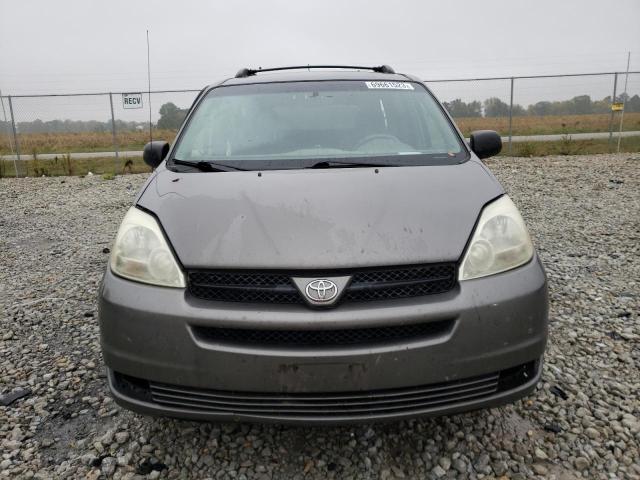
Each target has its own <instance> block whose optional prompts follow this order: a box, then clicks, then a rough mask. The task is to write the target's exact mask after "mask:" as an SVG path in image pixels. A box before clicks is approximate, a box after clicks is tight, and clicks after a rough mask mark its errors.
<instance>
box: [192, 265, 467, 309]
mask: <svg viewBox="0 0 640 480" xmlns="http://www.w3.org/2000/svg"><path fill="white" fill-rule="evenodd" d="M327 276H352V279H351V283H350V284H349V285H348V286H347V289H346V291H345V292H344V295H343V297H342V298H341V300H340V302H367V301H375V300H389V299H396V298H409V297H418V296H423V295H433V294H437V293H444V292H448V291H449V290H451V289H453V288H454V286H455V284H456V265H455V263H438V264H428V265H416V266H401V267H390V268H378V269H362V270H334V271H331V272H309V271H290V272H272V271H258V272H251V271H241V270H238V271H233V270H231V271H215V270H214V271H210V270H191V271H189V272H188V279H189V281H188V284H189V291H190V293H191V294H192V295H193V296H195V297H197V298H202V299H205V300H215V301H222V302H243V303H276V304H291V303H298V304H302V303H305V302H304V299H303V298H302V296H301V294H300V293H299V291H298V289H297V288H296V287H295V286H294V284H293V282H292V281H291V277H309V278H323V277H327Z"/></svg>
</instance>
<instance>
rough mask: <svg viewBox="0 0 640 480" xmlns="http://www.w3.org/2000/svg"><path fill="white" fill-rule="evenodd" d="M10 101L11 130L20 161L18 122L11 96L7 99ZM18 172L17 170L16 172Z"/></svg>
mask: <svg viewBox="0 0 640 480" xmlns="http://www.w3.org/2000/svg"><path fill="white" fill-rule="evenodd" d="M7 98H8V99H9V115H11V128H12V130H13V143H14V144H15V146H16V155H17V157H18V160H20V143H19V142H18V132H17V130H16V120H15V117H14V116H13V102H12V101H11V95H9V96H8V97H7ZM16 171H17V170H16Z"/></svg>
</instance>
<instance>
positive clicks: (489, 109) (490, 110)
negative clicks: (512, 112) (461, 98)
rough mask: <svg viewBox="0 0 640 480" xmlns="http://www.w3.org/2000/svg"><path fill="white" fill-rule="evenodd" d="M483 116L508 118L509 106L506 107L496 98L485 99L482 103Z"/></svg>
mask: <svg viewBox="0 0 640 480" xmlns="http://www.w3.org/2000/svg"><path fill="white" fill-rule="evenodd" d="M484 116H485V117H508V116H509V105H507V104H506V103H504V102H503V101H502V100H500V99H499V98H497V97H491V98H487V99H486V100H485V101H484Z"/></svg>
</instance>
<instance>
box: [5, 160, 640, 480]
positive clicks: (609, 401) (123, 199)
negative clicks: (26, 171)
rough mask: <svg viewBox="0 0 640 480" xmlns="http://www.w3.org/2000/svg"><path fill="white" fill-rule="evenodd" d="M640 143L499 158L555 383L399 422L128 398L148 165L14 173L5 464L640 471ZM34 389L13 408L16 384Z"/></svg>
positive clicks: (474, 472) (54, 469)
mask: <svg viewBox="0 0 640 480" xmlns="http://www.w3.org/2000/svg"><path fill="white" fill-rule="evenodd" d="M639 162H640V155H638V154H631V155H630V154H625V155H619V156H615V155H604V156H589V157H587V156H582V157H554V158H534V159H497V160H493V161H491V162H489V163H490V165H491V167H492V168H493V169H494V171H495V172H496V174H497V175H498V177H499V178H500V180H501V181H502V182H503V184H504V185H505V187H506V188H507V190H508V191H509V192H510V194H511V196H512V198H513V199H514V200H515V202H516V203H517V204H518V205H519V206H520V208H521V209H522V212H523V215H524V216H525V218H526V220H527V221H528V224H529V227H530V229H531V232H532V235H533V237H534V240H535V242H536V245H537V247H538V251H539V252H540V255H541V257H542V259H543V261H544V263H545V264H546V267H547V272H548V275H549V281H550V292H551V327H550V328H551V335H550V341H549V346H548V350H547V354H546V365H545V368H544V374H543V381H542V382H541V383H540V385H539V387H538V389H537V391H536V392H535V393H534V394H532V395H531V396H530V397H528V398H526V399H524V400H522V401H519V402H517V403H516V404H514V405H510V406H506V407H502V408H497V409H492V410H488V411H481V412H474V413H469V414H464V415H455V416H451V417H443V418H437V419H422V420H412V421H407V422H401V423H393V424H383V425H360V426H354V427H339V428H338V427H331V428H302V427H287V426H272V425H249V424H207V423H192V422H183V421H177V420H168V419H154V418H149V417H143V416H139V415H136V414H133V413H129V412H127V411H124V410H122V409H120V408H119V407H117V406H116V405H115V404H114V403H113V402H112V400H111V399H110V397H109V395H108V393H107V388H106V385H105V376H104V373H103V367H102V359H101V354H100V347H99V341H98V326H97V320H96V290H97V288H98V283H99V281H100V277H101V275H102V272H103V270H104V268H105V264H106V262H107V258H108V251H107V250H106V249H107V248H108V247H109V246H110V242H111V241H112V239H113V237H114V235H115V232H116V229H117V227H118V224H119V222H120V220H121V218H122V216H123V214H124V212H125V210H126V209H127V208H128V207H129V205H130V204H131V202H132V200H133V196H134V195H135V192H136V191H137V189H138V188H139V186H140V185H141V184H142V182H143V181H144V179H145V175H131V176H126V177H118V178H116V179H115V180H111V181H107V180H102V179H101V178H99V177H97V176H93V177H85V178H69V177H67V178H63V177H58V178H29V179H18V180H7V179H4V180H0V206H1V208H0V307H2V308H0V479H2V478H11V479H13V478H30V477H35V478H92V479H95V478H236V479H243V478H278V479H279V478H340V479H343V478H381V479H391V478H501V479H507V478H511V479H523V478H535V477H538V478H557V479H565V480H566V479H573V478H603V479H604V478H640V452H639V447H640V400H639V398H638V396H639V393H638V392H640V373H639V372H640V368H639V366H640V348H639V345H640V342H639V340H640V322H639V318H638V313H639V312H638V311H639V306H640V301H639V300H640V288H639V284H638V282H639V281H640V280H639V279H640V262H639V261H638V259H639V257H640V250H639V246H638V245H639V240H640V190H639V188H640V169H639V168H638V167H639V166H640V163H639ZM11 392H14V393H16V394H20V393H22V394H24V395H26V396H24V397H23V398H20V399H16V400H15V401H13V402H12V403H11V404H10V405H8V406H2V400H3V399H4V400H5V401H8V400H9V399H8V398H7V397H6V395H7V394H9V393H11Z"/></svg>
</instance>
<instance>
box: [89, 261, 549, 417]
mask: <svg viewBox="0 0 640 480" xmlns="http://www.w3.org/2000/svg"><path fill="white" fill-rule="evenodd" d="M99 305H100V310H99V312H100V315H99V317H100V327H101V341H102V347H103V352H104V359H105V362H106V364H107V367H108V372H109V385H110V388H111V390H112V393H113V395H114V398H115V399H116V401H118V403H120V404H121V405H123V406H125V407H127V408H130V409H132V410H136V411H140V412H144V413H149V414H157V415H167V416H175V417H183V418H192V419H208V420H229V419H234V420H251V421H256V420H265V421H289V422H303V423H316V422H332V423H335V422H342V421H360V420H366V421H370V420H377V419H395V418H403V417H406V416H413V415H437V414H445V413H452V412H458V411H462V410H469V409H475V408H481V407H485V406H493V405H497V404H500V403H504V402H509V401H513V400H514V399H516V398H519V397H521V396H523V395H526V394H527V393H528V392H530V391H531V390H532V389H533V388H534V387H535V384H536V382H537V381H538V379H539V376H540V365H541V362H540V359H541V357H542V355H543V352H544V348H545V343H546V338H547V285H546V278H545V274H544V271H543V268H542V266H541V264H540V262H539V260H538V259H537V258H534V259H533V260H532V261H531V262H530V263H528V264H527V265H524V266H522V267H520V268H517V269H514V270H512V271H509V272H505V273H503V274H499V275H493V276H491V277H486V278H482V279H476V280H470V281H465V282H460V285H459V286H458V287H457V288H456V289H455V290H454V291H451V292H448V293H446V294H442V295H433V296H427V297H422V298H412V299H404V300H393V301H379V302H368V303H360V304H350V305H346V304H345V305H343V306H339V307H337V308H335V309H331V310H311V309H308V308H306V307H305V306H302V305H286V306H269V307H268V309H266V308H265V306H264V305H257V306H248V305H243V304H231V303H219V302H208V301H203V300H198V299H195V298H192V297H190V296H189V294H188V293H187V292H186V291H184V290H179V289H167V288H161V287H153V286H148V285H143V284H138V283H134V282H130V281H127V280H124V279H121V278H119V277H116V276H114V275H113V274H112V273H111V272H110V271H107V272H106V274H105V277H104V280H103V284H102V287H101V289H100V301H99ZM441 321H450V325H451V328H449V329H446V331H438V333H437V334H435V335H431V336H427V337H421V338H417V339H411V340H402V341H397V342H390V343H384V342H382V343H376V344H371V345H366V344H365V345H355V346H349V347H339V348H338V347H331V348H321V347H309V348H296V347H295V346H292V347H273V346H260V345H257V346H256V345H239V344H225V343H219V342H212V341H207V340H205V339H203V338H201V337H198V336H197V335H196V334H195V333H194V327H196V326H198V327H207V326H211V327H234V328H252V329H289V330H291V329H308V330H314V329H333V330H335V329H336V328H361V327H362V328H364V327H373V326H393V325H403V324H409V323H424V322H441ZM523 366H527V367H526V368H528V369H529V370H527V372H526V374H522V371H524V370H522V368H524V367H523ZM518 368H519V369H520V370H519V372H520V373H519V375H520V376H521V378H520V379H519V380H518V381H517V382H512V383H508V382H507V383H505V382H504V381H502V384H501V386H500V388H498V387H496V390H494V391H492V390H490V389H489V388H488V385H489V384H488V383H487V384H486V385H487V389H486V391H485V392H484V394H483V395H477V396H475V397H472V398H466V397H464V396H462V397H455V396H454V397H451V399H450V400H451V401H442V402H440V403H438V402H437V401H436V404H433V399H434V398H435V399H439V398H441V397H442V398H443V397H444V393H438V392H440V391H441V392H452V391H453V390H452V389H457V390H460V391H463V390H464V392H468V391H469V390H468V388H467V387H465V388H464V389H462V387H461V386H463V387H464V385H466V383H469V385H474V386H473V387H469V388H475V389H479V388H480V387H479V386H478V385H482V386H484V385H485V384H484V383H482V384H481V383H478V382H489V379H490V378H493V376H495V375H498V378H502V377H500V375H501V373H500V372H507V371H509V372H511V371H515V370H517V369H518ZM502 375H503V376H504V375H505V374H502ZM523 375H524V376H523ZM117 376H120V377H122V378H130V379H133V380H132V381H133V384H134V386H135V388H133V389H130V388H125V387H123V385H124V384H123V383H122V382H118V381H116V377H117ZM505 378H506V377H505ZM465 382H466V383H465ZM158 385H159V386H160V387H157V386H158ZM154 388H160V389H162V388H164V389H165V390H164V392H165V394H166V395H164V397H163V398H164V399H166V398H169V399H175V401H174V402H173V403H171V402H169V403H167V402H164V403H162V402H159V401H156V400H157V397H154V393H153V391H154ZM483 388H484V387H483ZM145 389H146V391H145ZM167 389H168V390H167ZM457 390H456V391H457ZM167 391H169V393H167ZM367 392H373V394H375V395H378V393H377V392H381V393H380V394H381V395H383V396H384V402H388V401H389V398H390V397H393V398H396V397H397V398H403V399H404V398H411V399H414V398H417V397H416V395H422V396H425V395H426V396H425V397H424V398H427V397H428V399H429V402H431V403H428V402H427V403H424V402H423V403H421V404H419V405H418V404H417V403H416V402H413V403H411V404H404V405H405V407H406V408H395V406H396V404H395V403H394V404H392V407H393V408H389V409H387V410H384V409H381V408H382V407H381V406H380V405H378V406H377V407H376V409H372V410H370V411H368V410H366V409H364V410H363V411H362V412H360V411H356V410H358V408H355V410H354V412H353V413H349V412H345V410H344V409H341V408H338V405H341V404H342V403H343V402H342V400H341V399H343V398H346V397H345V395H346V396H347V397H348V398H349V399H350V400H349V401H350V402H351V401H352V400H353V399H356V400H357V398H356V397H358V395H359V394H361V393H365V394H367ZM395 392H399V393H398V394H397V395H396V393H395ZM415 392H418V393H415ZM263 394H264V395H266V396H265V397H264V398H266V400H264V398H262V397H261V395H263ZM264 395H263V396H264ZM309 395H311V397H309ZM406 395H409V397H407V396H406ZM369 396H370V395H369ZM231 397H233V399H234V400H233V401H234V402H235V401H236V400H238V399H240V400H239V401H240V403H237V405H238V407H237V408H235V407H233V406H231V407H230V406H229V405H230V403H229V401H227V400H229V398H231ZM203 398H204V399H205V400H203ZM291 398H292V399H293V400H294V401H295V402H299V401H302V402H303V406H304V405H307V404H313V405H315V404H318V406H319V407H321V408H320V410H321V411H323V412H324V414H323V415H318V414H317V413H315V410H314V414H313V415H310V414H309V415H307V414H305V411H304V409H302V411H297V410H295V409H287V408H284V407H283V408H282V409H281V410H279V408H278V405H280V403H278V402H281V401H284V402H285V403H287V402H289V403H290V402H291V401H292V400H291ZM325 398H326V399H337V400H335V401H329V402H328V403H327V402H325V401H324V400H323V399H325ZM381 398H382V397H381ZM420 398H422V397H420ZM447 398H449V397H447ZM283 399H284V400H283ZM308 399H311V400H308ZM445 400H446V399H445ZM381 401H382V400H381ZM394 401H395V400H394ZM256 402H257V404H260V405H263V404H264V402H266V404H268V405H269V409H268V410H260V409H255V408H254V406H255V405H256ZM304 402H307V403H304ZM425 402H426V400H425ZM203 403H206V404H207V405H208V407H207V408H204V407H202V404H203ZM400 403H401V402H397V404H400ZM245 404H248V405H249V406H248V407H247V405H245ZM220 405H222V406H224V408H222V407H220V409H216V406H220ZM231 405H233V403H231ZM296 405H297V403H296ZM332 405H336V408H335V411H333V410H332ZM291 410H294V411H291ZM280 411H281V413H279V412H280ZM336 412H338V413H336Z"/></svg>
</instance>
